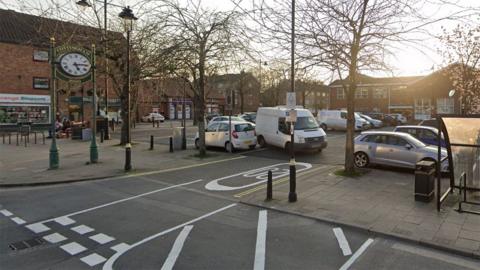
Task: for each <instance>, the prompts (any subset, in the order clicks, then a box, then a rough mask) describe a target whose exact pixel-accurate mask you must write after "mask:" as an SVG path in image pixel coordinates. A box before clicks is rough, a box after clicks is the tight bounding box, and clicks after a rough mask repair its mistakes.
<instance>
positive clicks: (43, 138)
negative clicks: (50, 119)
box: [42, 131, 45, 144]
mask: <svg viewBox="0 0 480 270" xmlns="http://www.w3.org/2000/svg"><path fill="white" fill-rule="evenodd" d="M42 140H43V144H45V133H44V132H43V131H42Z"/></svg>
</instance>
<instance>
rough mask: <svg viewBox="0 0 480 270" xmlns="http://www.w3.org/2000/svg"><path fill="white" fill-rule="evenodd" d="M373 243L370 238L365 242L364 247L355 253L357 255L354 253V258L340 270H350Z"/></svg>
mask: <svg viewBox="0 0 480 270" xmlns="http://www.w3.org/2000/svg"><path fill="white" fill-rule="evenodd" d="M371 243H373V239H372V238H368V239H367V241H365V242H364V243H363V245H362V246H361V247H360V248H359V249H358V250H357V251H355V253H353V255H352V257H350V258H349V259H348V261H347V262H346V263H345V264H343V265H342V267H340V269H339V270H347V269H348V268H350V266H352V264H353V263H354V262H355V261H356V260H357V259H358V257H360V255H362V253H363V252H365V250H366V249H367V248H368V246H370V244H371Z"/></svg>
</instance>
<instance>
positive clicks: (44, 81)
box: [33, 77, 50, 89]
mask: <svg viewBox="0 0 480 270" xmlns="http://www.w3.org/2000/svg"><path fill="white" fill-rule="evenodd" d="M33 88H34V89H50V79H49V78H41V77H33Z"/></svg>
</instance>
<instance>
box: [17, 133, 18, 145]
mask: <svg viewBox="0 0 480 270" xmlns="http://www.w3.org/2000/svg"><path fill="white" fill-rule="evenodd" d="M17 146H18V132H17Z"/></svg>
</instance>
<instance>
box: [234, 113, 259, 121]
mask: <svg viewBox="0 0 480 270" xmlns="http://www.w3.org/2000/svg"><path fill="white" fill-rule="evenodd" d="M238 117H240V118H242V119H243V120H245V121H247V122H250V123H255V119H256V118H257V113H252V112H249V113H244V114H241V115H239V116H238Z"/></svg>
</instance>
